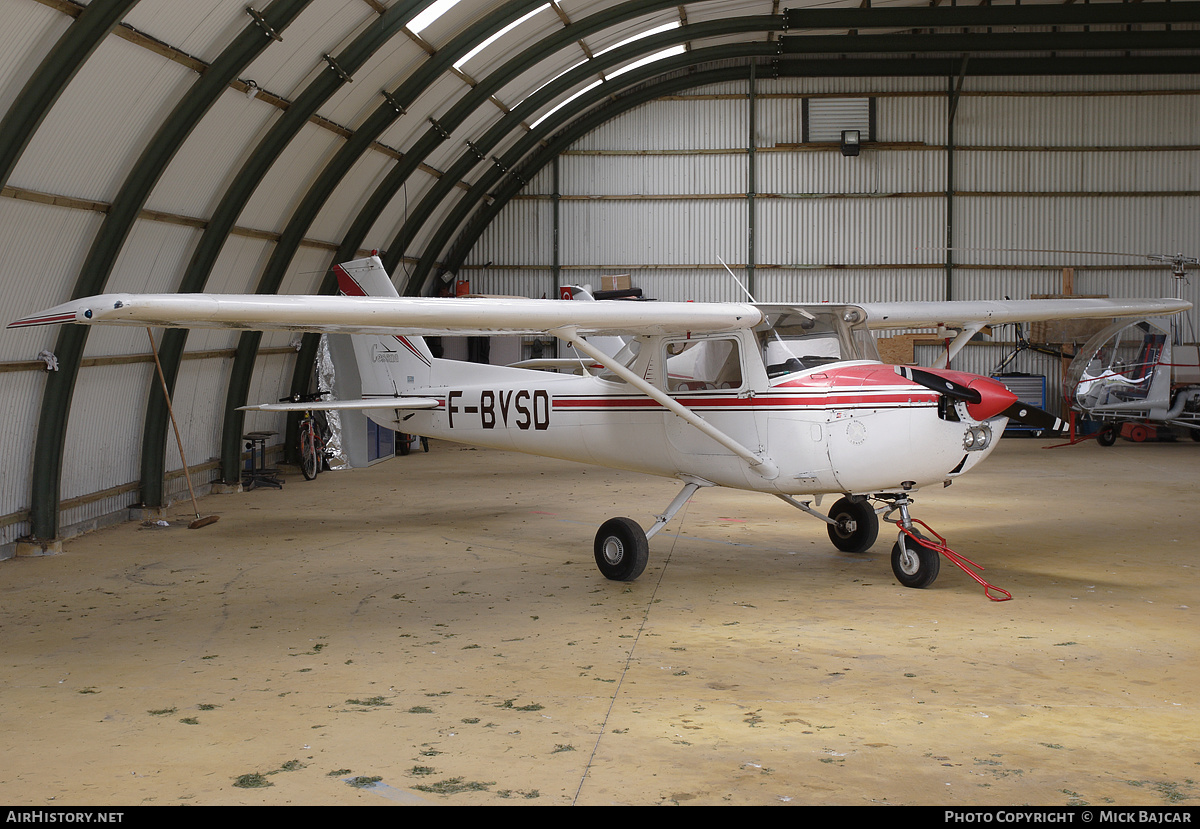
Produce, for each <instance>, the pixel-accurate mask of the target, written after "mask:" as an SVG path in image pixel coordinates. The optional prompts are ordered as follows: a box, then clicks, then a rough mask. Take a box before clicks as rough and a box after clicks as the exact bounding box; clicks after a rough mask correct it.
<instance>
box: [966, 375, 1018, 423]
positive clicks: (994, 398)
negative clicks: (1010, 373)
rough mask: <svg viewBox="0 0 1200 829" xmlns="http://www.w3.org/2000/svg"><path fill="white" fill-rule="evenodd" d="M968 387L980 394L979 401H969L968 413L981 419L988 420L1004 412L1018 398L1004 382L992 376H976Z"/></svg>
mask: <svg viewBox="0 0 1200 829" xmlns="http://www.w3.org/2000/svg"><path fill="white" fill-rule="evenodd" d="M967 388H969V389H971V390H972V391H974V392H976V393H977V394H978V395H979V402H977V403H967V413H968V414H970V415H971V417H973V418H975V419H976V420H979V421H984V420H988V419H989V418H993V417H995V416H996V415H999V414H1001V413H1003V412H1004V411H1005V410H1006V409H1008V407H1009V406H1011V405H1012V404H1014V403H1016V402H1017V400H1018V398H1017V396H1016V395H1015V394H1013V393H1012V392H1011V391H1009V390H1008V389H1007V388H1006V387H1005V385H1004V384H1003V383H1000V382H997V381H996V380H993V379H991V378H990V377H976V378H975V379H974V380H972V381H971V382H970V383H968V384H967Z"/></svg>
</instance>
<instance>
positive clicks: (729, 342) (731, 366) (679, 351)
mask: <svg viewBox="0 0 1200 829" xmlns="http://www.w3.org/2000/svg"><path fill="white" fill-rule="evenodd" d="M663 357H664V360H665V362H666V367H667V391H669V392H671V393H675V392H688V391H719V390H728V389H740V388H741V387H742V355H741V349H740V348H739V344H738V341H737V340H736V339H733V338H725V337H722V338H719V339H700V340H695V339H693V340H667V341H666V342H665V343H664V345H663Z"/></svg>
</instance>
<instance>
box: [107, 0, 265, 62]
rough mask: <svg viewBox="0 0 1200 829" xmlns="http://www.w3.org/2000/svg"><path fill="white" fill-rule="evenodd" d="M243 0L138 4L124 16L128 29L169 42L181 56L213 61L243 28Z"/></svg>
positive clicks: (162, 41) (246, 18) (244, 15)
mask: <svg viewBox="0 0 1200 829" xmlns="http://www.w3.org/2000/svg"><path fill="white" fill-rule="evenodd" d="M246 5H247V4H246V2H245V0H218V1H217V2H211V3H191V2H189V3H169V4H167V3H145V2H143V3H138V4H136V5H134V6H133V7H132V8H131V9H130V10H129V14H127V15H126V16H125V19H124V21H123V22H124V23H125V25H127V26H128V27H130V28H131V29H135V30H137V31H138V32H141V33H143V34H146V35H149V36H150V37H152V38H154V39H155V40H157V41H159V42H161V43H169V44H170V45H171V46H173V47H175V48H176V49H178V50H179V51H180V52H183V53H184V54H187V55H191V56H193V57H195V58H198V59H200V60H202V61H205V62H206V63H207V62H209V61H212V60H213V59H215V58H216V57H217V55H218V54H220V52H221V50H222V49H224V48H225V46H226V44H228V43H229V41H230V40H231V39H232V38H233V37H235V36H236V35H237V33H238V31H240V30H241V29H242V27H243V26H245V25H246V22H247V20H248V19H249V18H248V17H247V15H246Z"/></svg>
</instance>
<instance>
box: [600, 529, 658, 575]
mask: <svg viewBox="0 0 1200 829" xmlns="http://www.w3.org/2000/svg"><path fill="white" fill-rule="evenodd" d="M595 552H596V566H597V567H599V568H600V572H601V573H602V574H604V578H606V579H611V580H612V581H633V580H634V579H636V578H637V577H638V576H640V575H641V574H642V571H643V570H645V569H646V564H647V563H648V562H649V561H650V542H649V541H647V540H646V533H645V532H644V531H643V530H642V528H641V525H639V524H638V523H637V522H636V521H634V520H633V519H632V518H610V519H608V520H607V521H605V522H604V523H603V524H601V525H600V530H599V532H597V533H596V544H595Z"/></svg>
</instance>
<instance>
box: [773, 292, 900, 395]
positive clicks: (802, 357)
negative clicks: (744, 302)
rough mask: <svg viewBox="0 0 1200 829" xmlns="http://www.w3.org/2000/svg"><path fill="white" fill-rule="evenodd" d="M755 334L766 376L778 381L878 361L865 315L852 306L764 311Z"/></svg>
mask: <svg viewBox="0 0 1200 829" xmlns="http://www.w3.org/2000/svg"><path fill="white" fill-rule="evenodd" d="M764 310H765V311H766V320H765V321H764V322H763V323H761V324H760V325H759V326H758V327H757V328H755V332H756V333H757V334H758V339H759V344H760V345H761V347H762V352H763V359H764V361H765V363H766V366H767V376H768V377H770V378H775V377H781V376H783V375H785V374H791V373H793V372H797V371H808V370H811V369H814V368H819V367H820V366H824V365H829V364H830V363H837V362H843V361H847V360H876V361H877V360H879V352H878V351H877V350H876V348H875V338H874V337H873V336H872V335H871V332H870V330H869V329H868V328H867V327H866V315H865V314H863V312H862V310H861V309H859V308H855V307H854V306H852V305H820V306H805V307H800V306H778V307H777V308H770V309H764Z"/></svg>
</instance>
